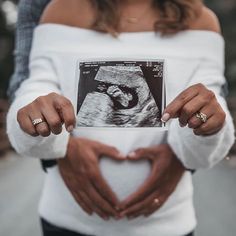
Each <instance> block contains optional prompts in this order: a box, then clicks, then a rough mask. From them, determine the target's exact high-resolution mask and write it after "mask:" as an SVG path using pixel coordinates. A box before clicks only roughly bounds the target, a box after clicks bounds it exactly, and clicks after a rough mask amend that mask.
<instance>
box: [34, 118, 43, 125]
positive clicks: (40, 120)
mask: <svg viewBox="0 0 236 236" xmlns="http://www.w3.org/2000/svg"><path fill="white" fill-rule="evenodd" d="M43 122H44V120H43V119H42V118H37V119H34V120H32V124H33V126H36V125H38V124H41V123H43Z"/></svg>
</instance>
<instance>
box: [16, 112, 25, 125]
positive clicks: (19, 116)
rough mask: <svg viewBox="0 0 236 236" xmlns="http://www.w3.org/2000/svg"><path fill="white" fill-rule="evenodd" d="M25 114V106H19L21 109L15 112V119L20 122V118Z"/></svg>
mask: <svg viewBox="0 0 236 236" xmlns="http://www.w3.org/2000/svg"><path fill="white" fill-rule="evenodd" d="M25 115H26V111H25V108H21V109H20V110H19V111H18V112H17V121H18V122H19V123H20V122H21V120H22V119H23V118H24V116H25Z"/></svg>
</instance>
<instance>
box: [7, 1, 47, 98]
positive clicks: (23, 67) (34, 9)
mask: <svg viewBox="0 0 236 236" xmlns="http://www.w3.org/2000/svg"><path fill="white" fill-rule="evenodd" d="M49 2H50V0H33V1H32V0H20V2H19V12H18V21H17V29H16V45H15V52H14V56H15V71H14V74H13V76H12V78H11V80H10V85H9V88H8V96H9V98H10V101H13V100H14V97H15V92H16V90H17V89H18V88H19V87H20V84H21V83H22V82H23V81H24V80H26V79H27V78H28V76H29V66H28V64H29V55H30V50H31V45H32V37H33V31H34V28H35V27H36V26H37V25H38V23H39V20H40V16H41V14H42V12H43V10H44V8H45V7H46V5H47V4H48V3H49Z"/></svg>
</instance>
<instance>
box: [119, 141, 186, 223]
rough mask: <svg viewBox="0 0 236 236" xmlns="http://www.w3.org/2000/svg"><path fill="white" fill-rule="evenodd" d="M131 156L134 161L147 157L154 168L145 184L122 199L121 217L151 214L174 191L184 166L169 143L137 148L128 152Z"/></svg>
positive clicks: (130, 217)
mask: <svg viewBox="0 0 236 236" xmlns="http://www.w3.org/2000/svg"><path fill="white" fill-rule="evenodd" d="M128 158H129V160H132V161H137V160H141V159H147V160H149V161H150V162H151V165H152V170H151V174H150V176H149V177H148V179H147V180H146V181H145V182H144V184H143V185H142V186H141V187H140V188H139V189H138V190H137V191H136V192H135V193H133V194H131V195H130V196H129V197H128V198H127V199H126V200H125V201H123V202H122V203H121V205H120V208H121V209H123V211H122V212H121V214H120V217H121V218H122V217H125V216H127V217H128V218H129V219H133V218H136V217H139V216H142V215H144V216H149V215H151V214H152V213H154V212H155V211H157V210H158V209H159V208H160V207H161V206H162V205H163V204H164V203H165V202H166V200H167V199H168V197H169V196H170V195H171V194H172V193H173V191H174V190H175V188H176V186H177V184H178V183H179V181H180V179H181V177H182V175H183V173H184V172H185V168H184V166H183V165H182V164H181V162H180V161H179V160H178V159H177V158H176V156H175V155H174V153H173V152H172V150H171V148H170V147H169V145H168V144H161V145H159V146H155V147H150V148H141V149H138V150H136V151H135V152H133V153H131V154H129V156H128Z"/></svg>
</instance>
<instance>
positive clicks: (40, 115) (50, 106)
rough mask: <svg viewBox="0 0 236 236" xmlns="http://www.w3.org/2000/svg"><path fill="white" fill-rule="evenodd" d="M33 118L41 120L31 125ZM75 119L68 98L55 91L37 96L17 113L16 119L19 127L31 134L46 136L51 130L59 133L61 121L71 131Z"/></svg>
mask: <svg viewBox="0 0 236 236" xmlns="http://www.w3.org/2000/svg"><path fill="white" fill-rule="evenodd" d="M35 119H42V121H43V122H40V123H39V124H36V125H33V121H34V120H35ZM75 120H76V119H75V114H74V109H73V106H72V104H71V102H70V100H68V99H67V98H65V97H63V96H61V95H59V94H56V93H50V94H48V95H46V96H41V97H38V98H37V99H35V100H34V101H33V102H32V103H30V104H29V105H27V106H25V107H23V108H21V109H20V110H19V111H18V113H17V121H18V122H19V125H20V127H21V129H22V130H23V131H24V132H26V133H27V134H29V135H31V136H38V135H41V136H43V137H47V136H49V135H50V134H51V132H52V133H53V134H60V133H61V132H62V125H63V123H65V127H66V129H67V131H68V132H71V131H72V130H73V128H74V126H75Z"/></svg>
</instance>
